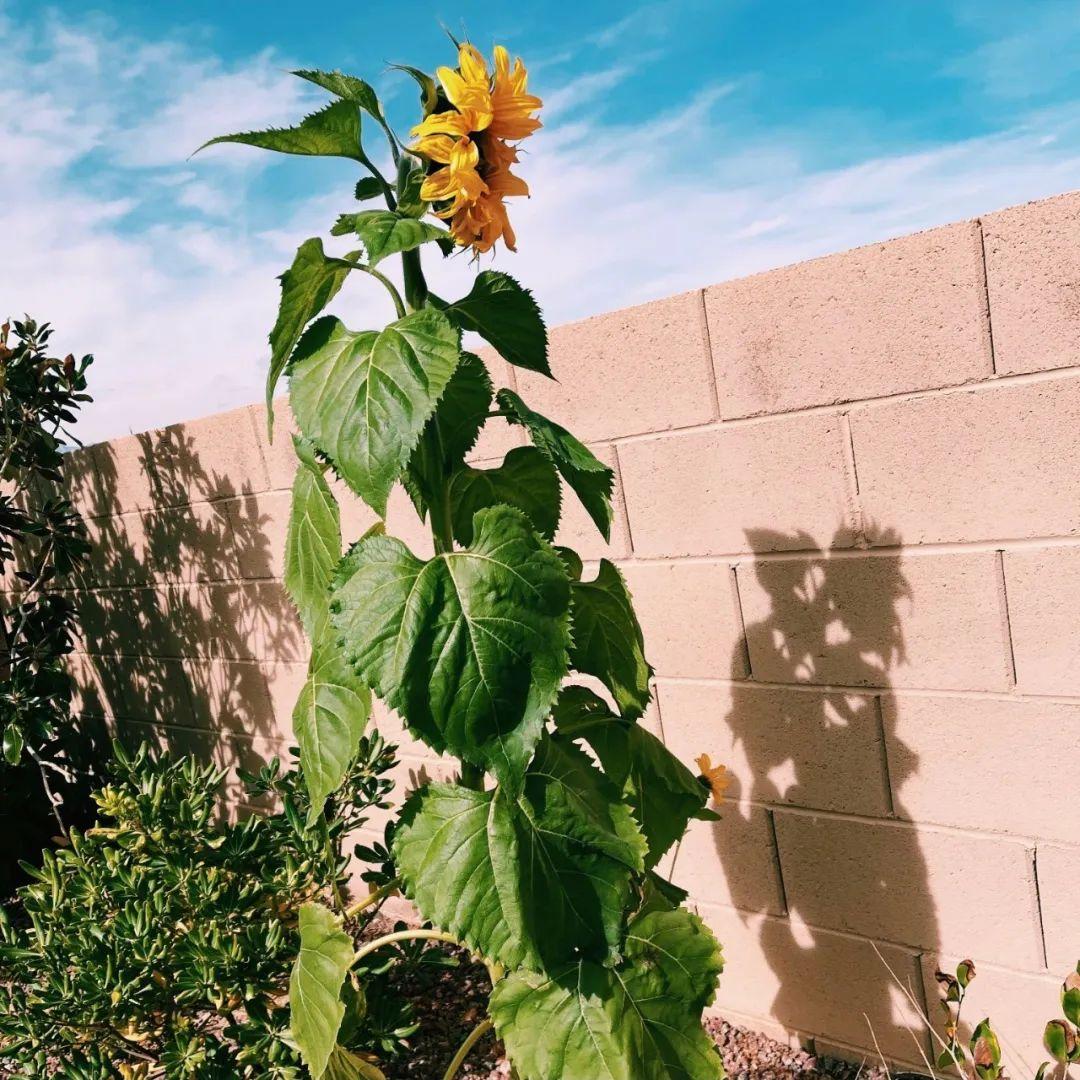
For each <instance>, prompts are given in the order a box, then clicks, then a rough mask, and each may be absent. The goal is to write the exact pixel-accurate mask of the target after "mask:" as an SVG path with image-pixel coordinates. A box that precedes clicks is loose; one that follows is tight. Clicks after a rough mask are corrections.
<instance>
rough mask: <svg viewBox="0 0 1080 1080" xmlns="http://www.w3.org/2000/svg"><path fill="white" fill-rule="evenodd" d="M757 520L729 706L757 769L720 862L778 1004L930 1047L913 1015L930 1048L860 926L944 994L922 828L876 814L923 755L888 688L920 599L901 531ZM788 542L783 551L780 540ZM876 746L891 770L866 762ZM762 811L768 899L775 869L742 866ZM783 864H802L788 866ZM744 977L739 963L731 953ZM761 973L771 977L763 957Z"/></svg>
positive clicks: (909, 979)
mask: <svg viewBox="0 0 1080 1080" xmlns="http://www.w3.org/2000/svg"><path fill="white" fill-rule="evenodd" d="M747 537H748V539H749V542H750V549H751V550H752V551H754V552H755V553H756V555H757V557H756V558H755V560H754V561H753V563H752V564H751V565H749V566H744V565H740V566H739V567H738V568H737V575H738V578H739V580H740V581H741V582H742V581H745V582H746V585H750V582H749V581H747V580H746V579H747V577H748V576H749V575H754V576H755V577H756V579H757V584H758V587H759V589H760V590H761V595H762V596H763V597H764V598H767V602H768V610H767V613H766V614H765V615H764V616H763V617H761V618H759V619H758V620H757V621H753V622H750V623H748V624H747V625H746V628H745V630H746V640H745V649H744V646H743V643H740V644H739V646H738V647H737V648H736V649H735V651H734V654H733V656H732V663H731V677H732V679H733V680H734V681H733V684H732V689H731V705H730V710H729V712H728V714H727V715H726V716H725V717H724V719H723V722H724V723H725V724H726V725H727V726H728V728H729V730H730V734H731V737H732V740H733V743H734V745H735V748H736V754H737V755H741V756H744V758H745V771H744V772H743V781H742V782H741V783H740V780H739V778H738V776H739V771H740V770H739V769H738V768H736V770H735V774H736V778H735V779H734V781H733V783H732V786H731V788H730V789H729V791H728V797H729V799H730V805H729V806H728V807H727V809H726V811H725V812H724V814H723V818H724V820H723V821H722V822H721V823H720V824H719V825H717V826H716V827H715V829H714V833H713V837H714V843H715V847H716V851H717V854H718V856H719V858H720V861H721V864H722V865H723V866H724V867H731V868H732V870H731V871H729V872H728V873H727V875H726V876H727V883H728V888H729V890H730V893H731V897H732V901H731V902H732V903H733V904H734V905H735V907H737V908H739V909H741V910H740V916H741V918H742V920H743V922H744V924H746V925H747V927H748V928H750V927H752V928H753V931H754V932H755V933H756V935H757V941H758V946H759V948H760V950H761V952H762V954H763V956H764V958H765V960H766V961H767V963H768V966H769V969H771V973H772V976H773V977H774V978H775V982H776V984H777V988H776V990H775V994H774V997H773V999H772V1001H771V1007H770V1009H769V1011H770V1012H771V1015H772V1016H773V1017H774V1018H775V1019H776V1020H778V1021H779V1022H780V1023H781V1024H783V1025H784V1026H785V1027H787V1028H788V1029H790V1030H794V1031H798V1032H800V1033H806V1034H810V1035H814V1034H818V1035H824V1034H826V1033H827V1034H828V1036H829V1038H830V1039H834V1040H836V1041H837V1042H838V1043H841V1042H843V1043H847V1044H848V1045H852V1046H863V1047H868V1046H873V1045H874V1040H875V1039H876V1040H877V1043H878V1045H880V1047H881V1051H882V1053H883V1054H884V1056H885V1057H886V1058H890V1059H892V1060H901V1061H906V1062H916V1063H918V1062H919V1061H920V1060H921V1059H920V1056H919V1050H918V1049H917V1048H916V1045H915V1044H914V1043H913V1042H912V1034H911V1032H913V1031H914V1032H915V1033H916V1035H917V1037H918V1039H919V1045H920V1046H922V1048H923V1050H924V1052H929V1049H930V1048H929V1045H928V1042H927V1036H926V1033H925V1030H924V1025H923V1024H922V1023H921V1021H920V1020H919V1018H918V1016H917V1014H916V1013H915V1012H914V1010H913V1009H912V1007H911V1005H910V1003H909V1002H906V1001H905V1000H904V994H903V992H902V990H901V988H900V987H899V986H898V985H897V983H896V981H895V980H894V979H893V977H892V976H891V975H890V973H889V971H888V970H887V968H886V966H885V964H884V963H883V961H882V959H880V958H879V957H878V956H877V955H876V954H875V952H874V948H873V946H872V945H870V944H869V943H868V942H863V941H858V940H855V939H853V938H852V937H851V936H849V935H850V934H852V933H853V934H857V935H859V936H860V937H862V936H864V935H865V936H868V937H874V938H876V939H877V940H879V941H887V942H892V943H895V945H894V946H893V947H890V946H888V945H885V946H882V951H883V953H884V955H885V958H886V959H887V960H888V961H889V963H890V964H891V965H892V966H893V967H894V970H896V975H897V976H898V978H899V979H900V980H901V981H902V982H903V983H904V986H905V988H907V989H909V990H910V992H911V993H912V994H913V995H914V998H915V1000H916V1002H917V1003H918V1006H919V1009H920V1010H922V1011H923V1012H924V1014H925V1012H926V1006H927V1004H929V1007H930V1009H931V1010H935V1011H936V1009H937V1005H936V1002H935V1001H930V1002H929V1003H927V1002H926V1001H925V998H924V991H923V989H922V980H921V978H920V972H919V959H918V954H920V953H930V954H932V953H933V951H934V949H935V948H936V945H937V941H938V930H937V918H936V914H935V908H934V902H933V898H932V896H931V894H930V890H929V882H928V877H927V868H926V862H925V859H924V856H923V854H922V851H921V850H920V845H919V839H918V834H917V831H916V829H915V828H912V827H907V826H904V825H890V824H881V823H879V822H878V821H877V820H875V819H885V821H886V822H889V821H895V820H896V819H897V818H900V819H904V818H906V817H907V815H906V814H905V812H904V808H903V806H902V805H900V804H899V803H898V802H897V803H894V799H895V795H894V794H892V793H895V792H898V791H901V790H902V789H903V786H904V782H905V780H906V779H907V778H908V777H910V776H912V775H914V774H915V772H916V770H917V768H918V759H917V757H916V755H915V753H914V751H913V750H912V749H911V748H910V747H908V746H906V745H905V744H904V743H903V742H902V741H901V740H900V739H899V738H898V736H897V733H896V730H895V727H896V725H895V711H894V710H893V709H892V708H891V707H889V702H888V700H887V699H888V695H889V686H890V681H891V680H890V673H891V672H892V671H893V670H894V669H895V668H896V667H897V666H898V665H901V664H903V663H904V662H905V646H904V633H903V626H902V619H903V615H904V609H905V607H906V606H907V605H909V604H910V605H914V604H915V603H917V601H918V598H917V597H915V596H914V595H913V593H912V590H911V587H910V585H909V583H908V582H907V580H906V579H905V577H904V573H903V566H902V558H901V557H900V556H899V555H898V554H896V552H897V551H899V549H900V545H901V541H900V537H899V536H898V535H897V534H896V533H889V534H887V535H885V536H884V537H883V540H882V543H881V546H882V547H885V548H888V549H891V550H889V551H886V552H880V553H879V552H860V553H859V554H858V555H857V556H856V557H855V558H852V557H851V556H852V552H851V551H850V549H848V550H847V551H846V552H845V551H844V550H841V549H839V547H837V549H835V550H834V549H822V548H820V547H819V546H818V544H817V543H816V542H815V541H814V539H813V537H811V536H809V535H807V534H805V533H792V534H782V533H777V532H774V531H771V530H767V529H760V530H750V531H748V532H747ZM843 542H844V538H843V536H841V535H838V536H837V537H836V538H835V539H834V544H836V545H840V544H841V543H843ZM778 552H783V553H785V554H782V555H780V554H771V553H778ZM789 552H793V553H795V554H786V553H789ZM766 553H770V554H766ZM744 587H745V586H744ZM759 605H760V599H759ZM747 675H749V678H748V677H747ZM755 680H760V682H761V683H764V684H768V685H767V686H761V685H756V683H755ZM776 684H783V686H784V687H786V686H789V685H790V686H793V687H794V689H786V688H779V687H778V686H777V685H776ZM820 686H839V687H842V688H843V689H842V690H840V691H837V692H822V691H820V690H818V689H816V687H820ZM883 700H884V706H885V707H883ZM718 719H719V718H718ZM886 748H887V751H886ZM874 754H877V755H879V757H878V762H879V767H880V773H879V774H878V776H875V775H874V772H876V771H877V770H876V768H875V769H874V770H870V771H869V772H868V770H866V767H865V763H866V762H868V761H873V760H874V757H873V755H874ZM859 763H862V769H861V770H860V767H859ZM879 777H880V778H879ZM861 785H865V789H864V790H860V786H861ZM890 789H891V791H890ZM727 801H728V799H726V800H725V802H727ZM815 811H826V812H827V811H839V812H840V813H841V814H842V816H839V817H829V816H827V815H824V816H818V815H817V814H815ZM761 815H764V818H765V821H764V828H766V829H767V830H768V832H767V833H766V834H765V835H768V833H771V835H772V838H773V840H774V842H775V844H776V847H777V851H778V853H779V856H780V863H779V866H776V867H774V871H775V874H776V886H777V896H776V899H775V900H770V901H768V902H763V901H762V898H761V897H762V891H761V885H760V882H752V881H749V880H747V878H746V876H745V875H743V874H740V873H738V872H737V871H736V870H735V869H734V868H735V867H738V866H740V865H745V853H746V852H747V851H748V850H749V847H748V845H752V844H754V843H755V842H759V841H757V840H755V838H759V837H760V836H761V835H762V826H763V822H762V819H761ZM871 830H873V835H872V834H871ZM785 865H786V866H788V867H791V868H792V870H793V871H794V872H793V873H792V875H791V879H790V880H787V881H785V880H784V877H783V874H782V869H781V868H782V867H784V866H785ZM749 912H760V913H761V916H763V917H760V918H758V917H753V918H752V917H751V916H750V915H749V914H748V913H749ZM823 924H824V926H828V927H829V929H824V928H820V927H822V926H823ZM845 931H846V932H847V934H845ZM729 977H731V978H734V979H736V980H737V979H739V977H740V975H739V972H738V970H737V969H736V968H735V967H734V965H733V966H732V967H731V969H730V976H729ZM758 978H760V979H762V981H764V982H767V981H768V980H769V976H768V974H767V973H764V972H762V973H761V974H760V975H759V976H758ZM864 1014H865V1015H864ZM819 1051H820V1047H819ZM871 1063H872V1062H871Z"/></svg>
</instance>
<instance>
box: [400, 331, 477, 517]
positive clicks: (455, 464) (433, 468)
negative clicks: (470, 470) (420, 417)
mask: <svg viewBox="0 0 1080 1080" xmlns="http://www.w3.org/2000/svg"><path fill="white" fill-rule="evenodd" d="M492 393H493V390H492V386H491V377H490V376H489V375H488V372H487V368H486V367H485V366H484V362H483V361H482V360H481V359H480V357H479V356H477V355H475V353H469V352H466V353H462V354H461V361H460V362H459V363H458V366H457V368H456V369H455V370H454V374H453V375H452V376H451V377H450V382H449V383H447V384H446V390H445V391H444V393H443V396H442V397H441V398H440V399H439V404H438V405H437V406H436V407H435V415H434V416H432V418H431V419H430V420H429V421H428V422H427V426H426V427H425V428H424V432H423V434H422V435H421V437H420V442H419V443H418V444H417V447H416V449H415V450H414V451H413V454H412V457H411V458H410V459H409V468H408V472H407V473H406V474H405V477H404V483H405V487H406V489H407V490H408V492H409V496H410V498H411V499H412V501H413V504H414V505H415V506H416V512H417V513H418V514H419V515H420V517H421V518H423V517H424V516H425V514H426V513H427V509H428V506H430V505H431V503H432V501H433V500H435V499H437V498H438V496H439V493H440V492H441V491H442V490H443V484H444V482H445V478H446V476H448V475H449V474H451V473H453V472H454V471H455V470H456V469H458V468H460V467H461V466H462V465H463V464H464V461H465V455H466V454H468V453H469V451H470V450H472V448H473V447H474V446H475V445H476V440H477V438H478V437H479V435H480V429H481V428H482V427H483V426H484V422H485V420H486V419H487V414H488V410H489V409H490V408H491V396H492Z"/></svg>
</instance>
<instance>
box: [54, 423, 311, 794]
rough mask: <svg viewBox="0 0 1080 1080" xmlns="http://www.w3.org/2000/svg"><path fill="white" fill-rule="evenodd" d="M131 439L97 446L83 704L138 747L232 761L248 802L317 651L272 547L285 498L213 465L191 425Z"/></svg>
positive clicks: (84, 599)
mask: <svg viewBox="0 0 1080 1080" xmlns="http://www.w3.org/2000/svg"><path fill="white" fill-rule="evenodd" d="M131 443H132V440H122V441H121V443H120V444H117V443H102V444H99V445H97V446H95V447H92V448H91V449H90V451H89V453H90V454H91V455H92V476H91V477H90V478H89V480H88V483H89V484H90V485H91V486H92V490H91V491H90V492H89V497H88V498H85V493H84V499H85V501H87V502H88V503H89V506H90V513H91V514H92V515H94V516H93V517H92V518H91V521H90V539H91V543H92V544H93V548H94V550H93V555H92V558H91V566H90V568H89V569H88V570H87V572H86V573H85V574H84V579H83V581H82V582H81V587H80V592H79V596H78V598H77V602H78V607H79V617H80V623H81V629H82V633H81V646H80V647H81V650H82V652H81V654H80V655H79V656H76V657H74V658H73V667H74V668H75V676H76V681H77V684H78V690H79V695H78V696H79V702H80V709H81V711H82V713H83V714H85V715H87V716H100V717H104V718H106V719H107V720H108V721H109V723H110V724H111V726H112V727H113V730H114V732H115V733H116V734H117V735H118V736H120V737H121V738H122V739H123V740H124V741H125V742H128V743H138V742H140V741H142V740H144V739H145V740H147V741H149V742H150V743H151V744H152V745H154V746H156V747H158V748H159V749H169V750H171V751H173V752H176V753H191V754H194V755H195V756H196V757H198V758H199V759H200V760H203V761H212V762H214V763H215V764H217V765H218V766H219V767H221V768H225V769H228V770H229V775H228V778H227V781H226V796H227V798H228V800H229V802H231V803H234V804H235V803H236V802H237V801H239V800H241V799H242V798H243V790H242V787H241V785H240V782H239V780H238V778H237V777H236V772H235V770H236V767H237V766H240V767H242V768H244V769H247V770H251V771H254V770H256V769H257V768H258V767H259V766H260V765H262V764H264V763H265V762H266V761H267V760H268V759H269V758H270V757H272V756H275V755H277V756H285V754H284V744H283V743H282V741H281V740H282V739H283V738H288V737H289V733H290V726H289V724H288V719H287V717H286V718H285V719H284V720H283V718H282V716H281V712H282V710H283V709H284V708H285V707H286V703H287V704H288V707H289V708H291V705H292V701H293V700H295V690H298V685H296V684H295V677H296V675H297V673H296V672H294V671H293V670H292V669H293V668H299V667H300V665H301V662H302V660H303V659H304V658H305V656H306V648H307V646H306V641H305V639H304V636H303V631H302V628H301V627H300V625H299V622H298V620H297V619H296V617H295V613H294V611H293V609H292V607H291V605H290V604H289V602H288V600H287V599H286V597H285V593H284V590H283V587H282V585H281V582H280V580H279V575H280V569H279V566H280V555H281V553H280V552H275V551H274V550H273V549H272V547H271V538H272V534H273V533H274V529H273V522H272V521H271V520H270V517H269V516H268V514H267V512H266V510H265V509H264V507H265V505H266V501H265V500H266V499H267V498H272V496H268V494H267V493H265V492H255V491H253V490H252V488H251V486H250V485H249V484H244V485H242V486H240V487H237V485H236V483H235V482H234V481H233V479H232V478H230V477H229V476H227V475H223V474H221V473H219V472H217V471H216V470H214V469H212V468H207V467H205V466H204V464H203V462H202V459H201V456H200V453H199V449H198V446H197V445H196V441H195V439H194V438H193V437H192V436H191V435H190V434H188V433H186V431H185V428H184V425H177V426H175V427H172V428H168V429H165V430H163V431H160V432H153V433H149V434H145V435H139V436H136V437H134V443H135V444H136V445H134V446H133V445H131ZM118 445H119V446H121V449H118ZM290 665H291V666H290Z"/></svg>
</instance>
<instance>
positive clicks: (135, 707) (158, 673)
mask: <svg viewBox="0 0 1080 1080" xmlns="http://www.w3.org/2000/svg"><path fill="white" fill-rule="evenodd" d="M113 671H114V672H116V673H117V674H118V675H119V685H118V687H117V689H118V690H119V692H120V695H121V700H122V702H123V712H122V713H120V714H119V715H121V716H123V717H125V718H127V719H130V720H142V721H145V722H146V723H154V724H180V725H183V726H190V725H191V722H192V716H191V713H192V708H191V694H190V692H189V690H188V680H187V673H186V672H185V671H184V668H183V665H182V663H181V661H179V660H173V659H159V658H156V657H147V656H131V657H120V658H118V659H117V661H116V662H115V667H114V668H113Z"/></svg>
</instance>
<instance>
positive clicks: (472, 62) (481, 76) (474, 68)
mask: <svg viewBox="0 0 1080 1080" xmlns="http://www.w3.org/2000/svg"><path fill="white" fill-rule="evenodd" d="M458 67H459V68H460V69H461V77H462V79H464V80H465V82H467V83H469V84H470V85H472V86H481V85H482V86H483V87H484V88H485V89H486V88H487V85H488V80H489V78H490V76H489V75H488V66H487V61H486V60H485V59H484V58H483V56H482V55H481V54H480V50H479V49H477V48H476V46H475V45H470V44H469V43H468V42H466V43H465V44H464V45H462V46H461V48H459V49H458Z"/></svg>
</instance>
